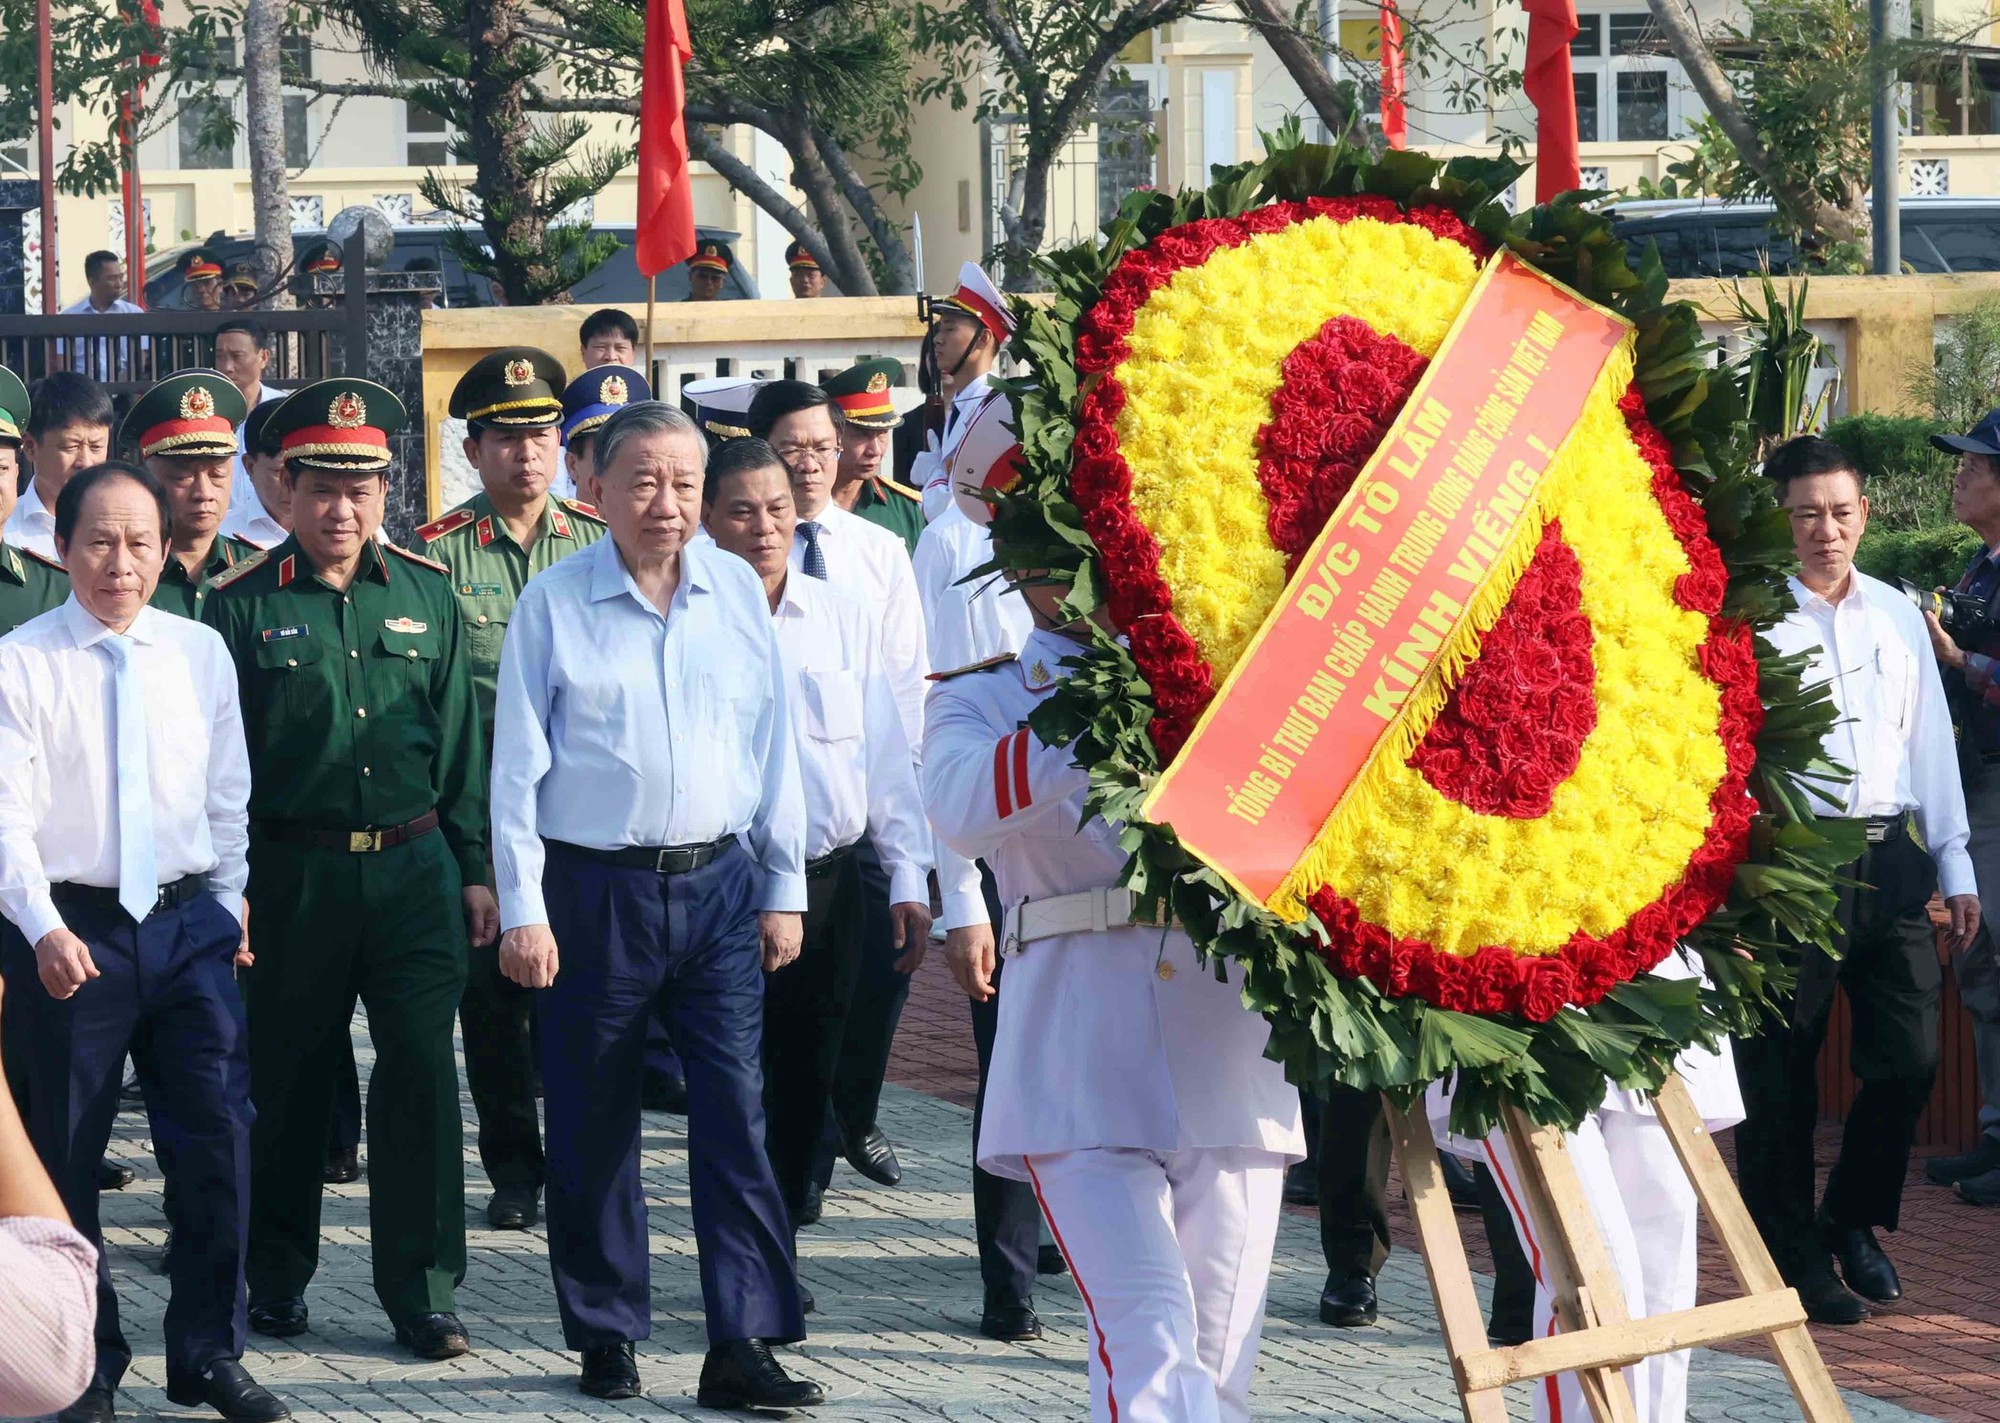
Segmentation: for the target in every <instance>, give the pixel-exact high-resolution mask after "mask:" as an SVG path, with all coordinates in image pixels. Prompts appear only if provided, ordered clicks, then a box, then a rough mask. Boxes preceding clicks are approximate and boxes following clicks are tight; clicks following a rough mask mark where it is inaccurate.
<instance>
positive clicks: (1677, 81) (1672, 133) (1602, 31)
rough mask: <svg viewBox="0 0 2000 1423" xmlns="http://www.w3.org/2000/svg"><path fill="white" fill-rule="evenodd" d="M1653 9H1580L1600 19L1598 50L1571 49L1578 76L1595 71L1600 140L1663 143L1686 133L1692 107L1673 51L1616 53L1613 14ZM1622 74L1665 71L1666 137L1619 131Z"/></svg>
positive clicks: (1580, 14) (1647, 13)
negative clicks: (1587, 52) (1585, 52)
mask: <svg viewBox="0 0 2000 1423" xmlns="http://www.w3.org/2000/svg"><path fill="white" fill-rule="evenodd" d="M1651 13H1652V12H1651V11H1649V10H1647V9H1646V8H1645V7H1644V6H1628V5H1618V6H1613V7H1611V8H1608V9H1607V8H1598V7H1595V6H1593V7H1592V8H1590V9H1588V10H1579V11H1578V12H1577V18H1578V19H1579V20H1584V19H1585V18H1586V17H1588V16H1595V17H1596V19H1597V42H1598V51H1599V52H1598V53H1597V54H1596V55H1582V54H1578V53H1576V52H1575V51H1574V50H1572V51H1571V52H1570V69H1571V71H1572V72H1573V73H1575V74H1576V75H1577V76H1578V77H1579V78H1581V77H1583V76H1585V75H1594V76H1595V77H1596V80H1597V138H1596V142H1598V143H1662V142H1671V141H1673V140H1674V139H1677V138H1684V137H1686V135H1687V131H1688V124H1689V112H1690V111H1689V108H1688V104H1687V99H1688V97H1689V95H1688V89H1687V86H1686V84H1685V83H1684V82H1683V81H1682V79H1681V73H1680V65H1679V64H1678V63H1677V62H1676V61H1675V59H1674V57H1673V56H1672V55H1671V54H1664V53H1663V54H1616V53H1613V52H1612V46H1611V19H1612V17H1613V16H1614V15H1617V16H1625V15H1634V16H1641V17H1645V18H1650V17H1651ZM1621 74H1664V75H1665V76H1666V80H1667V136H1666V138H1664V139H1658V138H1652V137H1644V138H1628V137H1626V136H1624V135H1623V134H1621V133H1619V132H1618V76H1619V75H1621Z"/></svg>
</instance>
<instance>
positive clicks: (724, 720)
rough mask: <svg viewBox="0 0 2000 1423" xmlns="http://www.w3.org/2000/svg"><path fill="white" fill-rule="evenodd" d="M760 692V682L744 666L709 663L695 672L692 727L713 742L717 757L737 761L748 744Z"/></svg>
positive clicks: (759, 699)
mask: <svg viewBox="0 0 2000 1423" xmlns="http://www.w3.org/2000/svg"><path fill="white" fill-rule="evenodd" d="M761 692H762V683H761V682H760V681H759V679H758V678H757V677H756V676H755V675H753V673H752V672H751V669H750V668H748V667H737V666H724V667H711V668H707V669H705V670H704V671H702V672H700V673H698V674H697V675H696V677H695V703H694V711H695V716H696V719H697V725H696V726H695V728H694V730H696V731H698V732H699V733H700V734H701V735H702V736H703V737H706V738H708V739H709V740H710V742H711V743H712V744H713V745H714V746H715V748H716V756H717V759H718V760H719V761H722V762H724V763H725V764H727V763H733V762H735V761H737V760H738V759H740V757H741V756H742V754H743V751H744V748H745V747H747V746H749V745H750V741H751V736H752V733H753V732H754V731H755V730H756V726H757V715H758V712H759V710H760V708H761V705H762V698H761V695H760V694H761Z"/></svg>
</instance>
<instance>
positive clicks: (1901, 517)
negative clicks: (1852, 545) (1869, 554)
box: [1826, 415, 1958, 571]
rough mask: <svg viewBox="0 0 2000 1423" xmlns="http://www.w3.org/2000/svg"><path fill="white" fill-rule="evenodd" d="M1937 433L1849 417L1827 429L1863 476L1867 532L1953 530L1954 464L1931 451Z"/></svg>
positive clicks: (1897, 420) (1915, 423) (1893, 418)
mask: <svg viewBox="0 0 2000 1423" xmlns="http://www.w3.org/2000/svg"><path fill="white" fill-rule="evenodd" d="M1939 428H1940V427H1939V426H1938V425H1936V424H1934V423H1933V422H1931V421H1929V420H1919V419H1916V418H1914V417H1911V416H1904V415H1848V416H1844V417H1842V418H1841V419H1839V420H1835V421H1834V422H1833V423H1832V424H1830V425H1828V426H1827V427H1826V438H1827V439H1829V440H1831V441H1833V442H1834V443H1835V444H1836V445H1839V446H1840V447H1841V448H1842V449H1844V450H1846V451H1847V452H1848V454H1850V455H1852V456H1854V462H1855V463H1856V464H1858V465H1860V466H1861V472H1862V474H1863V475H1865V476H1866V477H1867V481H1868V505H1869V511H1868V524H1869V528H1870V529H1871V530H1875V529H1879V530H1881V531H1883V532H1885V533H1886V532H1889V531H1891V530H1895V531H1898V532H1909V531H1913V530H1917V529H1933V528H1942V527H1946V526H1952V527H1956V525H1955V523H1954V521H1953V519H1952V517H1951V477H1952V472H1953V471H1954V470H1955V469H1957V467H1958V459H1957V457H1956V456H1954V455H1947V454H1945V453H1944V452H1943V451H1941V450H1937V449H1934V448H1932V446H1931V435H1932V434H1933V433H1934V432H1935V431H1937V430H1938V429H1939ZM1870 571H1872V570H1870Z"/></svg>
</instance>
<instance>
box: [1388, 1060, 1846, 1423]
mask: <svg viewBox="0 0 2000 1423" xmlns="http://www.w3.org/2000/svg"><path fill="white" fill-rule="evenodd" d="M1385 1106H1386V1109H1387V1112H1388V1116H1389V1125H1390V1130H1391V1132H1392V1133H1393V1134H1394V1137H1395V1143H1396V1155H1397V1158H1398V1159H1399V1160H1400V1161H1401V1163H1402V1168H1403V1183H1404V1188H1405V1189H1406V1190H1407V1191H1408V1192H1409V1197H1410V1209H1411V1214H1412V1215H1413V1216H1414V1217H1415V1218H1416V1223H1417V1236H1418V1239H1419V1241H1420V1242H1421V1244H1422V1246H1423V1252H1424V1269H1425V1271H1426V1272H1427V1273H1428V1274H1429V1276H1430V1283H1431V1295H1432V1298H1434V1299H1435V1300H1436V1302H1437V1309H1438V1317H1439V1319H1440V1320H1442V1321H1443V1324H1444V1337H1445V1348H1446V1350H1447V1351H1448V1352H1449V1353H1450V1355H1451V1365H1452V1373H1453V1375H1454V1376H1455V1378H1456V1380H1457V1383H1458V1396H1459V1402H1460V1404H1461V1405H1462V1406H1463V1407H1464V1409H1465V1417H1466V1423H1507V1408H1506V1404H1505V1403H1504V1402H1503V1400H1502V1398H1501V1393H1500V1390H1501V1389H1502V1388H1503V1387H1504V1386H1505V1385H1507V1384H1510V1383H1521V1382H1525V1381H1527V1380H1530V1379H1538V1378H1545V1377H1547V1376H1548V1375H1550V1374H1556V1373H1565V1372H1570V1371H1574V1372H1575V1373H1576V1375H1577V1378H1578V1380H1579V1381H1580V1382H1581V1384H1582V1387H1583V1395H1584V1398H1585V1400H1586V1401H1587V1402H1588V1403H1589V1405H1590V1413H1591V1417H1592V1418H1593V1419H1594V1420H1595V1423H1634V1420H1635V1419H1636V1417H1637V1414H1636V1413H1635V1412H1634V1410H1633V1406H1632V1396H1631V1393H1630V1391H1629V1390H1628V1389H1627V1388H1626V1387H1625V1378H1624V1375H1623V1374H1622V1373H1621V1372H1620V1370H1621V1369H1622V1368H1623V1367H1624V1366H1625V1365H1627V1364H1630V1363H1634V1362H1636V1361H1638V1360H1640V1359H1646V1358H1651V1357H1652V1356H1654V1355H1655V1354H1668V1353H1672V1352H1674V1351H1675V1350H1677V1349H1686V1348H1691V1347H1693V1346H1695V1345H1699V1344H1722V1343H1727V1342H1728V1341H1730V1340H1732V1339H1748V1338H1754V1337H1758V1336H1761V1337H1763V1338H1764V1339H1766V1340H1768V1341H1769V1343H1770V1346H1771V1351H1772V1352H1773V1353H1774V1354H1775V1355H1776V1356H1777V1360H1778V1364H1779V1366H1780V1367H1781V1368H1783V1370H1784V1372H1785V1378H1786V1380H1787V1381H1788V1382H1789V1383H1790V1384H1791V1386H1792V1394H1793V1396H1794V1397H1795V1398H1796V1399H1797V1400H1798V1405H1799V1413H1800V1415H1801V1416H1802V1417H1803V1418H1805V1419H1806V1420H1807V1423H1849V1420H1848V1413H1847V1405H1846V1404H1845V1403H1843V1402H1842V1401H1841V1398H1840V1393H1839V1390H1837V1389H1836V1388H1835V1387H1834V1386H1833V1380H1832V1378H1831V1377H1830V1376H1829V1375H1828V1374H1827V1371H1826V1365H1825V1364H1824V1363H1822V1362H1821V1360H1820V1356H1819V1350H1818V1349H1817V1348H1816V1347H1815V1346H1814V1344H1813V1341H1812V1336H1811V1334H1809V1333H1808V1332H1807V1331H1806V1315H1805V1309H1804V1307H1803V1306H1801V1305H1800V1303H1799V1297H1798V1294H1797V1292H1796V1291H1794V1290H1793V1289H1792V1288H1791V1287H1790V1286H1788V1285H1787V1284H1785V1282H1784V1281H1783V1279H1781V1278H1780V1277H1779V1275H1778V1268H1777V1266H1776V1265H1775V1264H1774V1263H1772V1260H1771V1254H1770V1252H1769V1251H1768V1250H1766V1249H1765V1248H1764V1240H1763V1237H1762V1236H1761V1235H1759V1234H1758V1232H1757V1227H1756V1225H1755V1223H1754V1222H1752V1221H1751V1219H1750V1212H1749V1210H1748V1209H1747V1208H1746V1207H1745V1206H1744V1204H1743V1198H1742V1196H1741V1195H1739V1194H1738V1193H1737V1190H1736V1183H1735V1182H1734V1181H1733V1180H1731V1179H1730V1175H1729V1171H1728V1168H1727V1167H1725V1166H1724V1165H1723V1163H1722V1157H1721V1155H1720V1153H1718V1152H1717V1151H1716V1148H1715V1142H1714V1140H1713V1139H1712V1138H1711V1137H1710V1136H1709V1134H1708V1130H1707V1128H1706V1127H1704V1126H1703V1125H1702V1121H1701V1117H1700V1116H1699V1115H1698V1114H1697V1113H1696V1111H1695V1108H1694V1103H1693V1101H1692V1100H1691V1099H1690V1098H1689V1096H1688V1092H1687V1088H1686V1086H1685V1085H1683V1084H1682V1082H1681V1080H1680V1079H1679V1078H1678V1077H1670V1078H1668V1079H1667V1081H1666V1084H1665V1085H1664V1086H1662V1087H1661V1088H1660V1090H1659V1092H1658V1093H1657V1094H1656V1095H1655V1097H1654V1107H1655V1110H1656V1111H1657V1112H1658V1114H1659V1120H1660V1125H1661V1126H1662V1127H1663V1128H1664V1129H1665V1130H1666V1133H1667V1137H1668V1139H1669V1140H1670V1141H1672V1143H1673V1146H1674V1151H1675V1153H1676V1154H1677V1155H1678V1156H1679V1157H1680V1161H1681V1165H1682V1167H1683V1168H1684V1169H1685V1170H1686V1171H1687V1174H1688V1179H1689V1180H1690V1181H1691V1182H1693V1184H1694V1189H1695V1195H1696V1197H1697V1198H1698V1199H1699V1200H1700V1202H1701V1207H1702V1210H1703V1211H1704V1212H1706V1213H1707V1216H1708V1219H1709V1222H1710V1224H1711V1226H1712V1227H1713V1229H1714V1231H1715V1234H1716V1237H1717V1239H1718V1240H1719V1241H1720V1242H1721V1244H1722V1249H1723V1252H1724V1254H1725V1255H1727V1256H1728V1259H1729V1266H1730V1269H1731V1270H1732V1271H1734V1273H1735V1275H1736V1282H1737V1284H1738V1285H1739V1286H1740V1287H1741V1288H1742V1290H1743V1291H1744V1293H1743V1294H1742V1295H1741V1296H1740V1297H1739V1298H1736V1299H1729V1300H1719V1301H1717V1302H1715V1303H1713V1304H1704V1305H1698V1306H1696V1307H1695V1308H1693V1309H1687V1310H1680V1311H1677V1312H1676V1313H1673V1314H1663V1315H1654V1316H1652V1317H1650V1318H1646V1319H1633V1318H1631V1317H1630V1316H1629V1315H1628V1314H1627V1313H1626V1309H1625V1294H1624V1291H1623V1289H1622V1288H1621V1287H1620V1285H1619V1282H1618V1276H1617V1275H1616V1273H1614V1271H1613V1269H1612V1265H1611V1257H1610V1256H1609V1254H1608V1253H1606V1251H1605V1248H1604V1242H1603V1240H1602V1239H1601V1238H1600V1236H1599V1235H1598V1231H1597V1223H1596V1220H1595V1218H1594V1217H1593V1215H1592V1214H1591V1209H1590V1203H1589V1201H1588V1200H1587V1199H1586V1197H1585V1196H1584V1192H1583V1184H1582V1182H1581V1180H1580V1179H1579V1178H1578V1176H1577V1172H1576V1166H1575V1163H1574V1162H1572V1161H1571V1160H1570V1158H1569V1152H1568V1149H1567V1146H1566V1144H1565V1143H1564V1140H1563V1135H1562V1133H1561V1132H1559V1131H1557V1130H1556V1129H1554V1128H1553V1127H1538V1126H1535V1125H1533V1124H1532V1123H1530V1122H1529V1121H1528V1119H1527V1118H1526V1117H1524V1116H1522V1115H1521V1114H1520V1113H1519V1112H1518V1111H1516V1110H1514V1109H1513V1108H1511V1107H1510V1108H1508V1109H1507V1111H1506V1115H1505V1121H1504V1130H1505V1131H1506V1134H1507V1140H1508V1143H1509V1145H1510V1146H1511V1147H1512V1149H1513V1155H1514V1160H1515V1164H1516V1168H1517V1173H1518V1175H1519V1176H1520V1178H1521V1179H1520V1181H1519V1182H1518V1183H1517V1184H1518V1185H1519V1187H1520V1189H1521V1192H1522V1194H1523V1196H1524V1197H1525V1198H1526V1199H1525V1200H1524V1201H1523V1203H1522V1204H1523V1208H1524V1209H1525V1210H1526V1211H1527V1213H1528V1216H1529V1219H1530V1220H1531V1221H1532V1222H1533V1223H1534V1228H1535V1234H1536V1237H1537V1239H1538V1240H1539V1241H1540V1242H1541V1244H1542V1247H1543V1248H1542V1254H1541V1268H1542V1270H1543V1272H1544V1274H1545V1275H1546V1277H1547V1282H1548V1286H1549V1290H1550V1293H1551V1294H1553V1295H1554V1297H1555V1308H1556V1317H1557V1319H1558V1320H1559V1321H1560V1322H1561V1325H1562V1332H1560V1333H1558V1334H1553V1335H1550V1336H1549V1337H1548V1338H1546V1339H1532V1340H1529V1341H1528V1342H1527V1343H1525V1344H1519V1345H1515V1346H1513V1347H1511V1348H1494V1347H1493V1346H1491V1345H1490V1344H1488V1343H1487V1340H1486V1321H1485V1319H1484V1317H1483V1316H1482V1315H1481V1314H1480V1310H1479V1301H1478V1300H1477V1298H1476V1297H1475V1296H1474V1294H1473V1291H1472V1270H1471V1267H1470V1266H1469V1265H1468V1264H1467V1263H1466V1259H1465V1246H1464V1243H1463V1242H1462V1241H1461V1240H1460V1239H1459V1234H1458V1222H1457V1219H1456V1218H1455V1216H1454V1215H1453V1213H1452V1208H1451V1197H1450V1196H1449V1194H1448V1193H1447V1192H1446V1190H1445V1185H1444V1178H1443V1175H1442V1173H1441V1172H1440V1171H1439V1169H1438V1157H1437V1143H1436V1142H1435V1140H1434V1139H1433V1138H1432V1136H1431V1128H1430V1121H1429V1118H1428V1117H1426V1116H1425V1115H1424V1110H1423V1104H1422V1103H1421V1102H1419V1103H1417V1104H1416V1106H1414V1107H1413V1108H1412V1109H1411V1110H1410V1111H1407V1112H1405V1111H1402V1110H1400V1109H1399V1108H1397V1107H1396V1105H1395V1104H1394V1103H1386V1104H1385Z"/></svg>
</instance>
